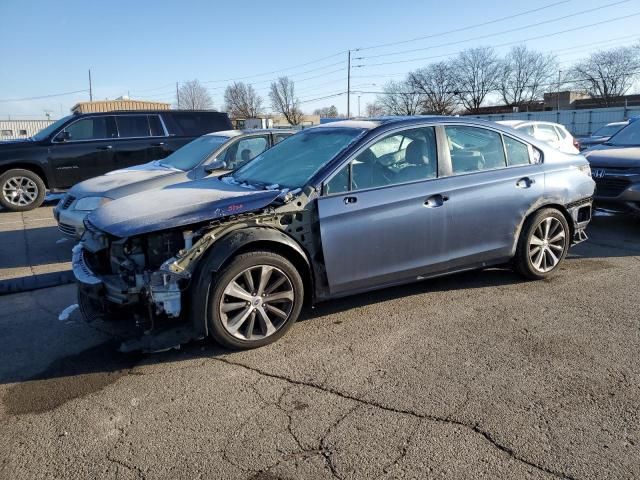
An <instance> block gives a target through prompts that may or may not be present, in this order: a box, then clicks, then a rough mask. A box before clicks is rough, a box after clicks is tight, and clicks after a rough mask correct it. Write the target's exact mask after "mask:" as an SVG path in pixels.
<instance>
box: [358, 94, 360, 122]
mask: <svg viewBox="0 0 640 480" xmlns="http://www.w3.org/2000/svg"><path fill="white" fill-rule="evenodd" d="M358 117H360V95H358Z"/></svg>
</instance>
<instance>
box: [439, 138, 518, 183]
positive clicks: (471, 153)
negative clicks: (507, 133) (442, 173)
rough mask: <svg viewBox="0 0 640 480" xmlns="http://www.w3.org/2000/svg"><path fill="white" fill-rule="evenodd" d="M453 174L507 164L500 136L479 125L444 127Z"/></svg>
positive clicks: (501, 166) (491, 168)
mask: <svg viewBox="0 0 640 480" xmlns="http://www.w3.org/2000/svg"><path fill="white" fill-rule="evenodd" d="M445 133H446V137H447V143H448V145H449V154H450V155H451V167H452V169H453V174H454V175H460V174H463V173H471V172H478V171H482V170H494V169H496V168H504V167H506V165H507V161H506V158H505V153H504V148H503V146H502V136H501V135H500V134H499V133H498V132H494V131H493V130H488V129H486V128H480V127H463V126H451V127H445Z"/></svg>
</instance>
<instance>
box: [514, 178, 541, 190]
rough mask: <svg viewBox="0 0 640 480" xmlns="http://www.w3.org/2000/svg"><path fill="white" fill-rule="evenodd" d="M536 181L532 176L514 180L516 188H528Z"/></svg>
mask: <svg viewBox="0 0 640 480" xmlns="http://www.w3.org/2000/svg"><path fill="white" fill-rule="evenodd" d="M534 183H536V181H535V180H534V179H533V178H529V177H524V178H521V179H520V180H518V181H517V182H516V187H518V188H529V187H530V186H531V185H533V184H534Z"/></svg>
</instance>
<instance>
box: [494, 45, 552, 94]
mask: <svg viewBox="0 0 640 480" xmlns="http://www.w3.org/2000/svg"><path fill="white" fill-rule="evenodd" d="M555 72H557V63H556V60H555V57H554V56H553V55H545V54H544V53H542V52H537V51H535V50H529V49H528V48H527V47H526V46H525V45H519V46H516V47H513V48H512V49H511V51H510V52H509V53H508V54H507V56H506V57H505V59H504V60H503V62H502V71H501V72H500V94H501V95H502V100H504V103H505V104H506V105H513V106H519V105H523V104H525V103H529V102H532V101H534V100H538V99H539V98H540V97H542V94H543V93H544V90H545V86H547V85H549V84H550V83H551V81H552V78H553V76H554V74H555Z"/></svg>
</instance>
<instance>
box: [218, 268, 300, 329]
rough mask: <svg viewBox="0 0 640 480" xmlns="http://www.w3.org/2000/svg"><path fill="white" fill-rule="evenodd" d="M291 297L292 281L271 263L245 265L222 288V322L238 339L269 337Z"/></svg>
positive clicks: (285, 313) (282, 319)
mask: <svg viewBox="0 0 640 480" xmlns="http://www.w3.org/2000/svg"><path fill="white" fill-rule="evenodd" d="M294 300H295V292H294V290H293V284H292V283H291V280H290V279H289V277H288V276H287V275H286V274H285V273H284V272H283V271H282V270H280V269H279V268H276V267H273V266H271V265H256V266H253V267H250V268H247V269H245V270H243V271H242V272H240V273H239V274H238V275H236V276H235V278H234V279H233V280H231V281H230V282H229V284H228V285H227V286H226V287H225V289H224V293H223V295H222V300H221V302H220V318H221V320H222V325H223V326H224V328H225V330H226V331H227V332H229V333H230V334H231V335H233V336H234V337H236V338H239V339H242V340H260V339H263V338H265V337H269V336H271V335H273V334H274V333H275V332H277V331H278V330H279V329H280V328H281V327H282V326H283V325H284V324H285V323H286V322H287V320H288V319H289V316H290V315H291V312H292V310H293V306H294Z"/></svg>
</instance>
